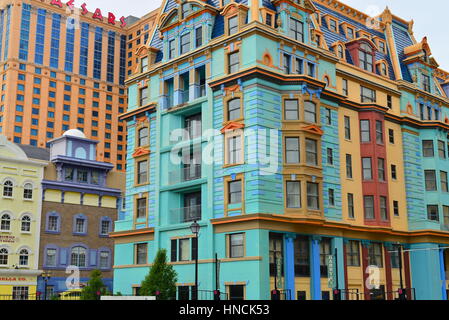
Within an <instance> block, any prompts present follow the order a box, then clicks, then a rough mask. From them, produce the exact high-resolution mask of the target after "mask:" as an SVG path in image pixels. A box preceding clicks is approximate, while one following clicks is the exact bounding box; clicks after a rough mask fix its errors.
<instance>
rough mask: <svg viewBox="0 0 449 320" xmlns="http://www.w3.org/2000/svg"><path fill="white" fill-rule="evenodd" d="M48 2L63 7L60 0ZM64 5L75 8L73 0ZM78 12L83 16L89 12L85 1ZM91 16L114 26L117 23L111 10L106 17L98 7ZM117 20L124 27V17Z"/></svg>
mask: <svg viewBox="0 0 449 320" xmlns="http://www.w3.org/2000/svg"><path fill="white" fill-rule="evenodd" d="M41 1H42V0H41ZM50 4H51V5H53V6H56V7H59V8H61V9H62V7H63V3H62V1H61V0H51V1H50ZM65 5H66V6H67V8H69V9H71V10H75V0H70V1H68V2H66V3H65ZM80 12H81V14H82V15H83V16H85V15H86V14H88V13H89V10H87V4H86V3H83V4H82V5H81V9H80ZM92 18H93V19H97V20H99V21H101V22H105V19H107V22H108V23H109V24H111V25H114V26H115V25H116V23H117V22H116V17H115V15H114V14H113V13H112V12H108V15H107V17H105V16H103V13H102V12H101V9H99V8H97V9H95V11H94V13H93V15H92ZM119 21H120V27H121V28H124V27H126V22H125V17H123V16H122V17H121V18H120V19H119Z"/></svg>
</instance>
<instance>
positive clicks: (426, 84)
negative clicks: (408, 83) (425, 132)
mask: <svg viewBox="0 0 449 320" xmlns="http://www.w3.org/2000/svg"><path fill="white" fill-rule="evenodd" d="M422 85H423V90H424V91H426V92H430V77H429V76H428V75H425V74H423V75H422ZM429 120H430V119H429Z"/></svg>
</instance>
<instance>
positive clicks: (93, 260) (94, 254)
mask: <svg viewBox="0 0 449 320" xmlns="http://www.w3.org/2000/svg"><path fill="white" fill-rule="evenodd" d="M89 253H90V254H89V265H91V266H96V265H97V250H90V251H89Z"/></svg>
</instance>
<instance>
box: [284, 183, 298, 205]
mask: <svg viewBox="0 0 449 320" xmlns="http://www.w3.org/2000/svg"><path fill="white" fill-rule="evenodd" d="M286 189H287V208H290V209H297V208H301V182H300V181H287V186H286Z"/></svg>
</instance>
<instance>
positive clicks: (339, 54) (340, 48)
mask: <svg viewBox="0 0 449 320" xmlns="http://www.w3.org/2000/svg"><path fill="white" fill-rule="evenodd" d="M337 53H338V58H340V59H343V58H344V57H345V54H344V50H343V46H342V45H338V46H337Z"/></svg>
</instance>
